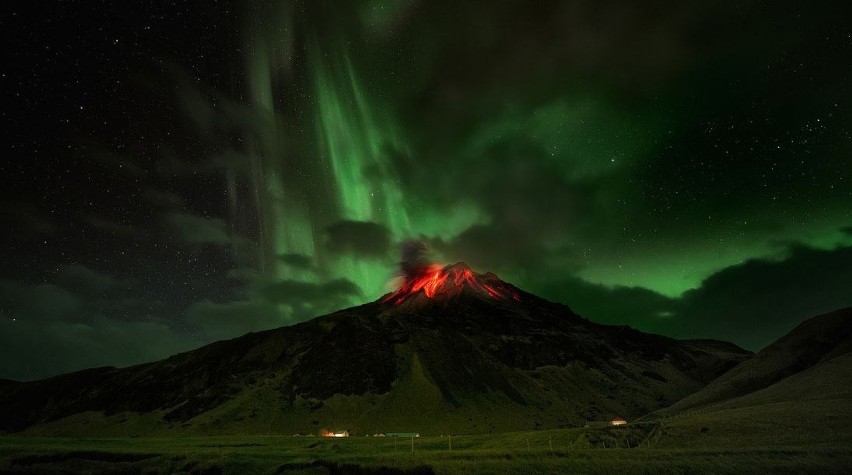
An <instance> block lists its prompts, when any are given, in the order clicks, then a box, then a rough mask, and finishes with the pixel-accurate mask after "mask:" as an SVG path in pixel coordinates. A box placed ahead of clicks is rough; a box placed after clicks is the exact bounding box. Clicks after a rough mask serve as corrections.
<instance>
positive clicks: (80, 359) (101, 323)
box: [0, 318, 201, 380]
mask: <svg viewBox="0 0 852 475" xmlns="http://www.w3.org/2000/svg"><path fill="white" fill-rule="evenodd" d="M199 344H201V342H200V341H198V340H195V339H193V338H191V337H188V336H187V335H178V334H176V333H174V332H173V331H172V330H171V329H170V328H169V327H168V326H166V325H164V324H162V323H155V322H121V321H116V320H111V319H100V320H98V321H97V322H90V323H80V322H77V323H68V322H63V321H26V320H24V321H21V320H17V321H12V320H10V319H6V318H0V377H2V378H8V379H13V380H33V379H40V378H46V377H49V376H54V375H56V374H61V373H66V372H70V371H77V370H81V369H84V368H94V367H98V366H119V367H121V366H130V365H134V364H139V363H145V362H148V361H155V360H158V359H161V358H165V357H167V356H170V355H173V354H175V353H178V352H181V351H186V350H189V349H192V348H194V347H196V346H198V345H199Z"/></svg>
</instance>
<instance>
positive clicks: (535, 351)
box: [0, 263, 750, 435]
mask: <svg viewBox="0 0 852 475" xmlns="http://www.w3.org/2000/svg"><path fill="white" fill-rule="evenodd" d="M749 356H750V353H749V352H747V351H745V350H743V349H741V348H738V347H737V346H735V345H732V344H729V343H723V342H716V341H703V340H694V341H679V340H674V339H671V338H667V337H663V336H658V335H651V334H646V333H642V332H639V331H637V330H634V329H632V328H629V327H626V326H608V325H600V324H596V323H593V322H590V321H588V320H586V319H584V318H581V317H580V316H578V315H576V314H574V313H573V312H572V311H571V309H569V308H568V307H566V306H565V305H561V304H557V303H553V302H549V301H547V300H544V299H541V298H539V297H536V296H534V295H532V294H529V293H526V292H524V291H522V290H520V289H517V288H516V287H514V286H512V285H510V284H508V283H506V282H503V281H502V280H500V279H499V278H497V276H495V275H494V274H491V273H488V274H484V275H482V274H477V273H474V272H473V271H471V269H470V268H468V267H467V266H466V265H464V264H461V263H459V264H455V265H452V266H447V267H443V268H442V267H439V266H432V267H427V268H424V269H422V271H420V272H419V273H417V274H416V275H414V276H411V277H410V278H409V279H408V281H407V282H406V284H405V285H404V286H403V287H402V288H401V289H400V290H398V291H397V292H394V293H391V294H388V295H386V296H384V297H383V298H381V299H379V300H377V301H375V302H371V303H367V304H365V305H361V306H358V307H353V308H348V309H345V310H341V311H338V312H335V313H332V314H329V315H325V316H322V317H318V318H315V319H313V320H310V321H308V322H304V323H301V324H298V325H294V326H291V327H283V328H278V329H274V330H269V331H264V332H258V333H250V334H247V335H245V336H242V337H239V338H236V339H233V340H228V341H219V342H216V343H213V344H210V345H207V346H204V347H202V348H199V349H197V350H194V351H190V352H186V353H182V354H178V355H175V356H172V357H170V358H168V359H165V360H162V361H158V362H154V363H149V364H143V365H138V366H133V367H129V368H122V369H117V368H96V369H90V370H85V371H80V372H76V373H71V374H65V375H61V376H57V377H53V378H49V379H46V380H42V381H35V382H29V383H14V382H3V383H2V384H0V430H2V431H6V432H17V431H24V430H26V431H27V432H29V433H40V434H68V435H75V434H87V435H101V434H103V435H108V434H120V435H128V434H157V433H172V432H179V431H187V432H192V433H201V434H204V433H226V432H227V433H235V432H236V433H287V434H289V433H296V432H298V433H308V432H316V431H317V430H318V429H319V428H331V429H349V430H350V431H352V432H353V433H356V434H371V433H374V432H384V431H393V430H405V431H409V430H410V431H417V432H421V433H424V434H440V433H478V432H479V433H481V432H488V431H503V430H522V429H534V428H545V427H562V426H572V425H578V424H583V423H585V422H586V421H589V420H600V419H608V418H611V417H613V416H616V415H618V416H622V417H625V418H628V419H630V418H634V417H637V416H640V415H643V414H646V413H648V412H650V411H654V410H657V409H659V408H661V407H665V406H668V405H670V404H671V403H673V402H675V401H678V400H680V399H681V398H683V397H684V396H686V395H688V394H691V393H694V392H695V391H697V390H699V389H701V388H703V387H704V386H705V385H707V384H708V383H709V382H711V381H713V380H714V379H716V378H717V377H719V376H720V375H721V374H723V373H725V372H726V371H728V370H729V369H730V368H732V367H734V366H736V365H737V364H739V363H740V362H742V361H744V360H745V359H747V358H748V357H749Z"/></svg>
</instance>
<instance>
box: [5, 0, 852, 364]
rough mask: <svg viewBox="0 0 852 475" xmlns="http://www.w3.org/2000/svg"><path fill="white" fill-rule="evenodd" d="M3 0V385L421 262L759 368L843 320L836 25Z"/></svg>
mask: <svg viewBox="0 0 852 475" xmlns="http://www.w3.org/2000/svg"><path fill="white" fill-rule="evenodd" d="M7 3H8V4H6V3H4V5H3V6H2V7H0V9H2V11H0V34H2V36H3V40H2V44H3V45H4V46H3V51H4V53H3V54H4V60H3V61H2V66H0V73H2V76H0V84H2V91H3V93H2V94H3V97H4V99H3V104H4V105H3V107H2V109H0V119H2V137H3V139H2V153H3V157H2V160H0V176H2V180H3V181H2V187H0V189H2V196H0V223H2V225H3V229H4V231H5V232H4V233H3V239H4V242H3V244H2V254H1V255H0V262H1V263H2V265H0V378H10V379H19V380H28V379H36V378H42V377H47V376H51V375H54V374H58V373H62V372H66V371H71V370H78V369H82V368H87V367H93V366H104V365H115V366H122V365H129V364H135V363H140V362H145V361H150V360H154V359H159V358H162V357H166V356H168V355H171V354H173V353H176V352H179V351H186V350H189V349H193V348H195V347H198V346H200V345H202V344H205V343H209V342H212V341H215V340H219V339H224V338H233V337H237V336H239V335H242V334H244V333H246V332H249V331H256V330H263V329H269V328H275V327H279V326H282V325H289V324H293V323H295V322H299V321H303V320H306V319H308V318H311V317H314V316H317V315H321V314H324V313H328V312H331V311H334V310H337V309H340V308H343V307H346V306H350V305H354V304H358V303H363V302H366V301H371V300H374V299H376V298H377V297H379V296H380V295H382V294H383V293H385V292H386V291H388V290H389V289H388V288H387V282H388V281H389V280H390V279H391V278H392V277H393V276H394V273H395V272H396V262H397V261H398V260H399V245H400V243H401V242H403V241H405V240H408V239H419V240H422V241H424V242H426V243H428V244H429V246H430V247H431V249H432V251H433V254H434V256H435V259H437V260H438V261H440V262H444V263H452V262H455V261H460V260H461V261H465V262H467V263H468V264H469V265H470V266H472V267H473V268H474V269H475V270H477V271H480V272H485V271H493V272H495V273H497V274H498V275H499V276H500V277H501V278H502V279H504V280H506V281H508V282H511V283H514V284H515V285H517V286H519V287H521V288H523V289H525V290H528V291H530V292H532V293H535V294H538V295H541V296H543V297H546V298H549V299H552V300H555V301H560V302H564V303H566V304H568V305H569V306H570V307H571V308H572V309H574V310H575V311H576V312H578V313H580V314H582V315H583V316H585V317H587V318H589V319H591V320H594V321H598V322H603V323H612V324H626V325H630V326H633V327H636V328H638V329H640V330H643V331H650V332H656V333H662V334H665V335H670V336H674V337H680V338H717V339H724V340H727V341H732V342H734V343H737V344H739V345H741V346H744V347H745V348H748V349H751V350H757V349H759V348H761V347H763V346H765V345H766V344H768V343H770V342H771V341H773V340H774V339H775V338H777V337H779V336H780V335H782V334H783V333H785V332H786V331H788V330H789V329H791V328H792V327H793V326H794V325H795V324H797V323H798V322H800V321H802V320H803V319H805V318H808V317H811V316H814V315H817V314H819V313H821V312H826V311H830V310H834V309H836V308H839V307H843V306H848V305H852V115H850V107H852V96H850V91H849V87H850V84H852V26H850V23H849V18H850V12H849V11H848V10H849V7H847V6H846V3H847V2H842V1H824V2H799V1H778V2H767V1H736V2H734V1H732V2H718V1H710V0H707V1H687V2H666V3H663V2H638V1H564V2H525V1H506V2H491V1H487V2H485V1H484V2H435V1H396V0H386V1H378V0H373V1H346V2H343V1H338V2H331V1H321V0H319V1H318V0H304V1H293V2H269V3H264V2H251V3H229V2H224V1H219V2H213V1H211V2H197V3H192V2H190V3H183V2H112V4H100V3H97V4H96V3H95V2H53V4H49V3H47V2H44V3H42V4H40V6H39V7H38V8H35V7H21V6H12V3H11V2H7ZM24 3H26V2H24ZM27 8H29V10H27ZM844 9H845V10H844Z"/></svg>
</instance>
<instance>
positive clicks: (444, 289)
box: [382, 264, 520, 304]
mask: <svg viewBox="0 0 852 475" xmlns="http://www.w3.org/2000/svg"><path fill="white" fill-rule="evenodd" d="M465 288H467V289H472V290H474V291H476V292H478V293H480V294H484V295H487V296H489V297H491V298H500V299H504V298H509V297H511V298H513V299H515V300H520V295H519V294H518V292H517V291H516V290H515V289H513V288H511V286H509V285H508V284H506V283H505V282H503V281H501V280H500V279H498V278H497V277H496V276H494V274H486V275H485V276H482V275H479V274H476V273H474V272H473V271H472V270H470V268H469V267H467V266H466V265H464V264H455V265H452V266H447V267H441V266H440V265H437V264H432V265H430V266H427V267H426V268H424V269H423V270H422V271H420V272H418V273H417V274H415V275H413V276H412V277H410V278H409V279H408V280H407V281H406V282H405V283H404V284H403V285H402V286H401V287H400V288H399V289H397V290H396V292H393V293H391V294H389V295H387V296H386V297H385V298H384V299H382V301H383V302H393V303H394V304H399V303H402V302H403V301H404V300H406V299H407V298H408V297H410V296H412V295H417V294H419V293H422V294H423V295H425V296H426V297H428V298H430V299H434V298H435V297H436V296H438V295H444V296H447V295H457V294H459V293H461V291H462V290H463V289H465Z"/></svg>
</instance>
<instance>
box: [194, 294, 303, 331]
mask: <svg viewBox="0 0 852 475" xmlns="http://www.w3.org/2000/svg"><path fill="white" fill-rule="evenodd" d="M186 318H187V321H188V322H190V323H193V324H196V325H198V326H200V327H201V329H202V330H203V332H204V334H205V335H206V336H207V337H208V338H210V339H213V340H222V339H229V338H236V337H238V336H241V335H244V334H246V333H248V332H252V331H259V330H268V329H270V328H275V327H280V326H283V325H288V324H290V323H292V322H291V320H290V319H289V318H287V317H286V316H285V315H282V313H281V312H280V311H279V310H278V309H277V308H276V306H275V305H274V304H271V303H269V302H266V301H252V300H245V301H236V302H228V303H214V302H212V301H210V300H203V301H200V302H196V303H194V304H193V305H192V306H190V307H189V309H188V310H187V316H186Z"/></svg>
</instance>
